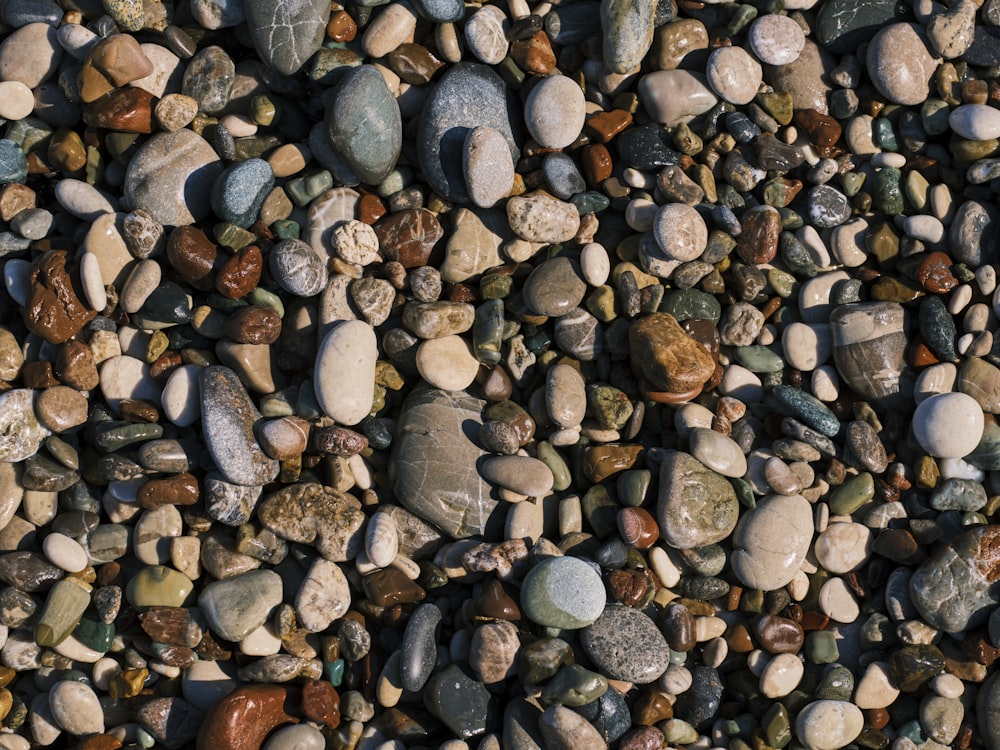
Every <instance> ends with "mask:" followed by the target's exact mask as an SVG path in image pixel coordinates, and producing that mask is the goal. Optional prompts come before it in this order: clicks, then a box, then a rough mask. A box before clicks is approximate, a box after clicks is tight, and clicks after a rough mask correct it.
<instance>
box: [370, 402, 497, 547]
mask: <svg viewBox="0 0 1000 750" xmlns="http://www.w3.org/2000/svg"><path fill="white" fill-rule="evenodd" d="M485 405H486V402H485V401H482V400H481V399H478V398H473V397H472V396H469V395H468V394H466V393H463V392H462V391H441V390H437V389H433V388H432V389H426V390H417V391H415V392H414V393H412V394H411V395H410V396H409V397H408V398H407V399H406V401H405V402H404V403H403V409H402V413H401V414H400V417H399V421H398V422H397V424H396V440H395V441H394V449H393V454H392V459H391V460H390V462H389V472H390V476H391V478H392V481H393V487H394V489H395V492H396V497H397V498H398V499H399V501H400V502H401V503H402V504H403V506H405V507H406V508H407V509H408V510H409V511H411V512H412V513H415V514H416V515H418V516H420V518H422V519H424V520H425V521H429V522H430V523H432V524H434V525H435V526H437V527H438V528H439V529H441V530H442V531H444V532H445V533H447V534H449V535H450V536H452V537H453V538H455V539H462V538H464V537H468V536H475V535H485V536H486V537H487V538H496V539H499V538H500V534H501V530H502V526H503V520H504V516H505V515H506V507H504V508H502V509H501V512H497V511H498V508H497V506H498V503H497V501H496V500H494V499H493V498H492V497H491V496H490V491H491V487H490V485H489V484H488V483H487V482H485V481H484V480H483V479H482V478H481V477H480V476H479V470H478V468H477V462H478V461H479V459H480V458H482V457H483V456H486V455H489V454H487V453H486V451H484V450H482V448H480V447H479V444H478V433H479V428H480V427H481V426H482V423H483V420H482V411H483V407H484V406H485Z"/></svg>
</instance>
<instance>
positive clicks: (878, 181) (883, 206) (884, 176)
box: [873, 167, 903, 216]
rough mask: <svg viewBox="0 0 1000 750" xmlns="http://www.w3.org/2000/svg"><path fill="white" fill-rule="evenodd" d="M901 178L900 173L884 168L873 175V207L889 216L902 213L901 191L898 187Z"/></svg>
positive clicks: (890, 168)
mask: <svg viewBox="0 0 1000 750" xmlns="http://www.w3.org/2000/svg"><path fill="white" fill-rule="evenodd" d="M901 178H902V173H901V172H900V171H899V170H898V169H896V168H895V167H885V168H883V169H880V170H879V171H878V172H876V173H875V188H874V191H873V198H874V200H875V207H876V208H877V209H878V210H879V211H881V212H882V213H884V214H888V215H889V216H896V215H898V214H901V213H903V191H902V189H901V188H900V185H899V183H900V179H901Z"/></svg>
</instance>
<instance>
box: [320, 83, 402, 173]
mask: <svg viewBox="0 0 1000 750" xmlns="http://www.w3.org/2000/svg"><path fill="white" fill-rule="evenodd" d="M327 101H328V102H329V104H328V106H327V108H326V119H325V121H324V125H325V128H326V137H327V140H328V141H329V144H330V147H331V148H332V149H333V150H334V151H335V152H336V153H337V155H338V156H340V157H341V158H342V159H343V160H344V161H345V162H346V163H347V165H348V166H349V167H350V168H351V170H352V171H353V172H354V173H355V174H356V175H357V176H358V177H359V178H360V179H361V181H362V182H364V183H366V184H368V185H377V184H379V183H380V182H381V181H382V180H384V179H385V178H386V176H387V175H388V174H389V172H391V171H392V168H393V167H394V166H395V165H396V162H397V161H398V159H399V152H400V149H401V148H402V144H403V122H402V118H401V116H400V112H399V104H397V103H396V98H395V97H394V96H393V95H392V92H391V91H389V87H388V86H387V85H386V82H385V79H384V78H383V77H382V74H381V73H379V72H378V69H377V68H376V67H375V66H374V65H362V66H361V67H359V68H354V69H353V70H350V71H348V73H347V74H346V75H344V77H343V78H341V80H340V83H339V84H337V87H336V89H335V90H334V93H333V94H332V95H331V96H330V97H329V98H328V100H327Z"/></svg>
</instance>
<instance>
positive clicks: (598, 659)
mask: <svg viewBox="0 0 1000 750" xmlns="http://www.w3.org/2000/svg"><path fill="white" fill-rule="evenodd" d="M581 644H582V645H583V648H584V651H586V653H587V655H588V656H589V657H590V658H591V659H592V660H593V661H594V663H595V664H596V665H597V666H598V667H599V668H600V669H601V670H602V672H603V673H604V674H606V675H608V677H610V678H612V679H616V680H624V681H626V682H634V683H638V684H647V683H650V682H653V681H654V680H656V679H657V678H658V677H659V676H660V675H661V674H663V672H664V671H666V669H667V666H669V662H668V660H667V659H666V658H665V656H666V655H667V654H668V653H669V649H668V647H667V643H666V641H665V640H664V638H663V635H662V634H661V633H660V631H659V630H658V629H657V627H656V625H655V624H654V623H653V621H652V620H650V619H649V618H648V617H647V616H646V615H644V614H642V613H641V612H637V611H636V610H634V609H631V608H629V607H624V606H621V605H612V606H609V607H607V608H606V609H605V610H604V612H603V613H602V614H601V616H600V617H599V618H598V619H597V620H596V621H595V622H594V623H592V624H591V625H588V626H587V627H586V628H584V630H583V633H582V634H581Z"/></svg>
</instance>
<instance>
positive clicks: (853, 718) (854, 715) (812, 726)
mask: <svg viewBox="0 0 1000 750" xmlns="http://www.w3.org/2000/svg"><path fill="white" fill-rule="evenodd" d="M864 723H865V719H864V715H863V714H862V713H861V709H860V708H858V707H857V706H855V705H854V704H853V703H849V702H848V701H834V700H820V701H813V702H812V703H810V704H808V705H807V706H805V707H804V708H803V709H802V710H801V711H800V712H799V715H798V716H797V717H796V719H795V734H796V736H797V737H798V738H799V741H800V742H801V743H802V744H803V745H805V747H806V748H808V750H837V749H838V748H842V747H845V746H847V745H849V744H851V743H852V742H853V741H854V740H855V739H856V738H857V736H858V735H859V734H861V730H862V729H863V728H864Z"/></svg>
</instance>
